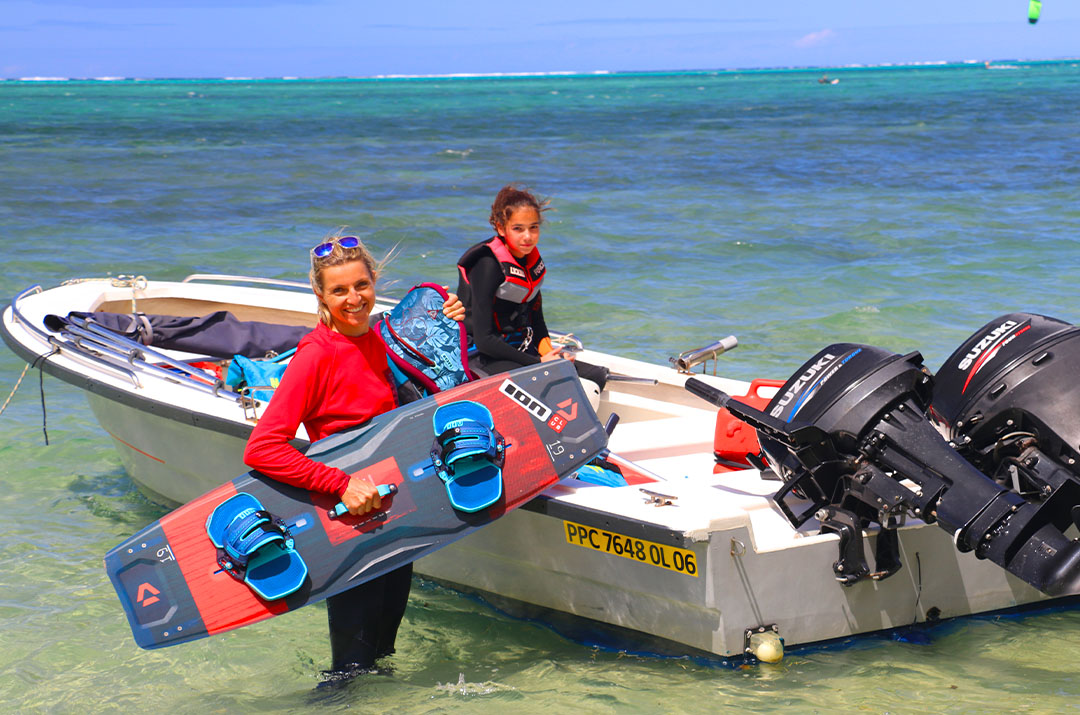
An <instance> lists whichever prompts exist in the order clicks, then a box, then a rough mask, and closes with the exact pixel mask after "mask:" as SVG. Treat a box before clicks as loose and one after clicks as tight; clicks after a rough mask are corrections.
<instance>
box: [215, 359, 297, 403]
mask: <svg viewBox="0 0 1080 715" xmlns="http://www.w3.org/2000/svg"><path fill="white" fill-rule="evenodd" d="M295 352H296V348H293V349H292V350H287V351H285V352H283V353H281V354H280V355H278V356H276V357H272V358H266V359H265V360H252V359H250V358H246V357H244V356H243V355H233V359H232V362H230V363H229V372H228V373H227V374H226V376H225V384H226V385H228V386H229V387H231V388H233V389H234V390H237V391H239V390H240V389H241V388H243V387H248V388H256V387H261V388H267V389H262V390H256V389H252V390H251V396H252V397H254V398H255V399H256V400H264V401H267V402H268V401H269V400H270V396H271V395H273V394H274V390H276V389H277V386H278V383H280V382H281V376H282V375H284V374H285V368H286V367H288V366H289V363H288V362H287V360H288V358H290V357H292V355H293V353H295Z"/></svg>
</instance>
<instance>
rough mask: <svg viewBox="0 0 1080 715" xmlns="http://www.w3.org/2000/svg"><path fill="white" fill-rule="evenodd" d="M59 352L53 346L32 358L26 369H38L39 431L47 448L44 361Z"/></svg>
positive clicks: (47, 431) (47, 432)
mask: <svg viewBox="0 0 1080 715" xmlns="http://www.w3.org/2000/svg"><path fill="white" fill-rule="evenodd" d="M58 352H60V348H58V347H56V346H55V345H53V349H52V350H50V351H49V352H47V353H42V354H40V355H38V356H37V357H36V358H34V362H32V363H30V364H29V366H28V367H34V366H35V365H37V369H38V389H39V390H41V431H42V432H44V433H45V446H46V447H48V446H49V426H48V424H47V422H46V412H45V370H44V366H45V361H46V360H48V359H49V358H51V357H52V356H53V355H56V354H57V353H58Z"/></svg>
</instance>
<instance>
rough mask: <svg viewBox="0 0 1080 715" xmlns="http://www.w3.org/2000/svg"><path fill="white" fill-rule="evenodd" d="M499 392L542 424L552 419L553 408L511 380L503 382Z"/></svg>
mask: <svg viewBox="0 0 1080 715" xmlns="http://www.w3.org/2000/svg"><path fill="white" fill-rule="evenodd" d="M499 392H501V393H503V394H504V395H506V396H507V397H509V398H510V399H512V400H513V401H514V402H516V403H518V404H519V405H521V406H522V407H524V408H525V409H526V410H528V411H529V414H531V415H532V416H533V417H535V418H536V419H538V420H540V421H541V422H546V421H547V419H548V417H551V412H552V410H551V408H550V407H548V406H547V405H545V404H544V403H543V402H541V401H540V400H538V399H536V398H535V397H533V396H532V395H530V394H529V393H528V392H526V391H525V390H523V389H522V388H521V387H519V386H518V385H516V384H514V383H513V382H511V381H510V380H503V384H502V385H500V386H499Z"/></svg>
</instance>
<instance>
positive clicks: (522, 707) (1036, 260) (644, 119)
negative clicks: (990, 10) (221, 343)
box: [0, 62, 1080, 713]
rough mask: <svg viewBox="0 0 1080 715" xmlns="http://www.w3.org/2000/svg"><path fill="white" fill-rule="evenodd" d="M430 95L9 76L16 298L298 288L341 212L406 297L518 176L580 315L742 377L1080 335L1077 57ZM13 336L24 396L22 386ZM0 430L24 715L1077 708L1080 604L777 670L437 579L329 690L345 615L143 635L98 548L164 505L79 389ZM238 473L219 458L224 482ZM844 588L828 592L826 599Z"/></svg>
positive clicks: (26, 399)
mask: <svg viewBox="0 0 1080 715" xmlns="http://www.w3.org/2000/svg"><path fill="white" fill-rule="evenodd" d="M819 76H820V72H800V71H787V72H743V73H708V72H702V73H682V74H670V75H612V76H588V77H550V78H549V77H534V78H525V79H483V78H478V79H455V80H450V79H427V80H412V81H365V80H324V81H254V82H252V81H194V80H192V81H162V82H156V81H140V82H3V83H0V256H2V257H3V260H4V270H3V271H2V272H0V295H3V296H12V295H14V294H15V293H16V292H18V291H19V290H21V289H23V288H25V287H27V286H29V285H32V284H35V283H41V284H43V285H46V286H49V285H54V284H56V283H58V282H60V281H62V280H64V279H67V278H72V277H84V276H101V275H105V274H107V273H112V274H118V273H137V274H145V275H147V276H150V277H153V278H181V277H183V276H185V275H187V274H190V273H194V272H220V273H241V274H248V275H260V276H269V277H282V278H293V279H302V277H303V274H304V271H305V261H306V255H307V249H308V248H309V247H310V246H311V245H313V244H314V243H316V242H317V241H318V239H319V238H321V237H322V236H323V235H324V234H325V233H327V232H328V231H330V230H333V229H335V228H337V227H338V226H341V225H347V226H348V227H349V229H350V230H351V231H353V232H356V233H358V234H360V235H362V236H364V237H365V240H367V241H368V243H369V244H370V245H371V246H372V247H373V248H375V249H376V251H377V252H379V253H383V254H385V253H387V252H389V251H390V250H391V249H392V248H393V247H395V246H396V247H397V257H396V258H395V260H394V261H393V262H392V263H391V264H390V266H389V268H388V270H387V272H386V274H385V276H386V278H388V279H393V280H396V281H397V288H398V289H399V290H402V289H404V288H406V287H408V286H409V285H411V284H412V283H414V282H416V281H418V280H421V279H437V280H440V281H443V282H451V281H453V280H454V272H453V270H452V268H453V263H454V260H455V259H456V257H457V255H458V254H460V252H461V251H462V250H463V248H464V247H465V246H467V245H468V244H470V243H472V242H474V241H477V240H479V239H481V238H485V237H486V236H487V235H488V231H489V229H488V228H487V224H486V216H487V207H488V206H489V205H490V202H491V199H492V197H493V196H494V194H495V192H496V190H497V189H498V188H499V186H500V185H501V184H503V183H505V182H507V181H510V180H517V181H521V182H524V183H526V184H528V185H530V186H532V187H534V188H535V189H537V190H538V191H539V192H540V193H542V194H544V195H546V196H549V197H551V199H552V207H553V208H552V211H551V212H549V213H548V214H547V223H546V224H545V227H544V234H543V240H542V250H543V253H544V257H545V259H546V261H547V263H548V265H549V268H550V272H549V278H548V283H547V284H546V286H545V287H546V290H545V294H546V298H547V300H546V301H545V303H546V311H547V314H548V322H549V323H550V324H552V325H555V326H558V327H562V328H567V329H572V330H574V332H575V333H576V334H578V335H579V336H581V337H582V338H583V339H584V340H585V341H586V343H587V344H589V345H590V346H594V347H597V348H600V349H603V350H607V351H611V352H616V353H621V354H626V355H631V356H634V357H638V358H643V359H647V360H650V361H654V362H663V361H666V359H667V357H668V356H671V355H674V354H676V353H678V352H680V351H682V350H685V349H688V348H691V347H696V346H698V345H700V344H704V343H706V342H710V341H711V340H713V339H715V338H718V337H722V336H724V335H727V334H729V333H733V334H735V335H737V336H738V337H739V339H740V343H741V345H740V347H739V348H738V350H736V351H735V352H733V353H731V354H729V355H728V356H725V357H724V358H723V359H722V364H721V367H722V370H723V372H724V374H727V375H730V376H733V377H740V378H746V379H749V378H753V377H781V378H782V377H787V376H788V375H789V374H790V373H791V372H792V371H794V369H795V368H796V367H798V366H799V365H800V364H801V363H802V361H803V360H805V359H806V358H807V357H809V356H810V355H812V354H813V353H814V352H816V351H817V350H818V349H819V348H821V347H823V346H824V345H826V344H828V343H830V342H836V341H854V342H866V343H872V344H876V345H881V346H883V347H887V348H890V349H892V350H895V351H897V352H907V351H910V350H915V349H918V350H921V351H922V352H923V354H924V355H925V356H926V360H927V364H928V365H929V366H930V367H931V368H932V369H936V368H937V367H938V365H940V363H941V361H942V360H943V359H944V358H945V357H946V356H947V355H948V354H949V353H950V352H952V350H953V349H954V348H955V347H956V346H957V345H959V344H960V342H962V341H963V340H964V339H965V338H966V337H967V336H968V335H969V334H971V333H972V332H974V331H975V330H976V329H977V328H979V327H980V326H981V325H983V324H984V323H985V322H987V321H989V320H990V319H992V318H994V317H995V316H997V315H1000V314H1002V313H1006V312H1010V311H1013V310H1028V311H1035V312H1042V313H1045V314H1048V315H1053V316H1055V317H1059V318H1063V319H1065V320H1069V321H1070V322H1078V321H1080V285H1078V281H1077V273H1078V271H1077V267H1078V265H1080V261H1078V259H1080V254H1078V251H1077V242H1076V241H1077V239H1076V237H1077V236H1078V235H1080V231H1078V229H1080V209H1078V208H1077V198H1078V196H1080V193H1078V188H1077V187H1078V184H1080V169H1078V167H1080V123H1077V122H1076V120H1075V108H1076V107H1077V106H1078V105H1080V67H1078V66H1077V65H1076V63H1069V62H1060V63H1040V64H1016V65H1013V66H1011V67H1003V68H986V67H984V66H982V65H971V66H952V67H923V68H889V69H863V70H838V71H833V70H830V76H833V77H838V78H840V80H841V81H840V83H839V84H836V85H822V84H819V83H818V82H817V79H818V77H819ZM22 367H23V365H22V363H21V362H20V361H19V360H18V359H17V358H16V357H15V356H14V355H13V354H11V353H10V352H7V351H3V352H0V398H2V397H6V395H7V393H8V391H9V390H10V389H11V387H12V386H14V384H15V381H16V380H17V378H18V377H19V374H20V372H21V370H22ZM44 391H45V399H46V404H47V417H48V433H49V438H50V443H51V444H50V446H45V445H44V439H43V434H42V411H41V404H40V396H39V392H38V375H37V373H36V372H32V373H30V374H28V375H27V377H26V379H25V380H24V382H23V385H22V387H21V388H20V390H19V392H18V393H17V394H16V396H15V398H14V399H13V400H12V402H11V404H10V406H9V407H8V408H7V411H6V412H5V413H4V414H3V416H2V417H0V427H2V428H3V430H4V432H3V434H4V437H3V439H2V440H0V516H2V517H3V524H4V526H3V527H2V529H0V534H2V536H0V705H2V706H3V707H4V709H5V710H22V711H34V710H42V711H55V712H83V711H130V710H134V709H136V708H138V709H161V708H170V709H172V710H174V711H177V712H204V711H225V710H228V711H236V712H247V711H258V712H291V711H298V710H304V709H308V708H310V709H315V710H320V711H321V710H327V711H336V710H339V709H346V708H351V709H353V710H359V711H361V712H376V711H386V710H390V709H394V710H397V711H400V712H445V711H453V710H464V709H469V710H470V711H472V710H475V711H481V712H489V711H490V712H494V711H496V710H505V709H507V708H510V709H514V710H519V711H540V710H548V711H553V712H716V711H723V710H726V709H735V708H740V709H746V710H752V711H772V710H788V711H792V712H806V711H826V710H830V711H839V712H864V711H865V712H935V713H937V712H965V713H967V712H998V711H1000V710H1003V709H1010V710H1014V711H1020V712H1060V711H1063V710H1069V709H1076V708H1077V705H1076V702H1077V700H1076V698H1077V696H1078V695H1080V677H1078V676H1077V675H1076V668H1075V663H1076V662H1077V661H1078V660H1080V612H1078V611H1075V610H1064V611H1061V610H1059V611H1051V612H1048V613H1041V614H1036V615H1027V616H1024V617H1004V618H1002V617H987V618H978V619H966V620H961V621H957V622H953V623H949V624H944V625H941V626H937V627H935V628H933V629H930V630H929V631H925V632H920V633H919V634H918V635H919V637H918V638H909V639H907V640H906V641H900V640H894V639H891V638H889V637H868V638H860V639H854V640H852V641H848V642H846V643H843V644H837V645H833V646H829V647H826V648H813V649H804V650H796V651H794V652H792V653H789V655H788V657H787V658H786V659H785V660H784V661H783V663H781V664H780V665H777V666H757V667H752V668H747V669H741V668H731V667H724V666H717V665H715V664H705V663H700V662H697V661H692V660H685V659H665V658H657V657H651V656H648V655H641V654H627V653H619V652H611V651H606V650H603V649H598V648H595V647H593V646H592V645H590V644H581V643H578V642H574V641H571V640H568V639H566V638H564V637H562V636H561V635H559V634H558V633H556V632H554V631H552V630H551V629H549V628H547V627H545V626H544V624H539V623H532V622H525V621H520V620H514V619H511V618H509V617H507V616H505V615H503V614H501V613H499V612H497V611H495V610H493V609H491V608H489V607H487V606H485V605H484V604H482V603H478V602H476V601H474V600H471V599H469V598H465V597H463V596H460V595H459V594H456V593H454V592H452V591H448V590H445V589H442V588H439V587H436V586H434V585H431V584H427V583H423V582H420V581H417V583H416V585H415V586H414V590H413V595H412V597H411V601H410V608H409V611H408V612H407V614H406V617H405V622H404V624H403V626H402V632H401V635H400V637H399V643H398V645H399V653H398V655H396V656H395V657H394V658H393V659H392V662H393V665H394V668H395V674H394V675H393V676H373V677H370V678H365V679H362V680H361V681H359V682H356V683H353V684H352V685H350V686H348V687H346V688H343V689H340V690H337V691H333V692H329V693H326V692H320V693H318V694H312V689H313V687H314V686H315V684H316V682H317V679H318V673H319V670H320V669H321V668H322V667H325V664H326V661H327V650H328V649H327V644H326V637H325V628H326V625H325V616H324V614H323V612H322V609H321V607H312V608H309V609H307V610H303V611H299V612H297V613H295V614H291V615H289V616H285V617H282V618H279V619H275V620H273V621H271V622H267V623H263V624H258V625H256V626H252V627H250V628H247V629H243V630H241V631H238V632H234V633H230V634H228V635H226V636H223V637H217V638H212V639H207V640H204V641H200V642H196V643H192V644H187V645H184V646H180V647H177V648H171V649H166V650H163V651H152V652H151V651H141V650H139V649H138V648H137V647H136V646H135V645H134V643H133V641H132V640H131V637H130V634H129V631H128V627H127V624H126V622H125V621H124V619H123V616H122V614H121V612H120V609H119V607H118V606H117V603H116V601H115V596H114V594H113V591H112V588H111V586H110V585H109V583H108V581H107V579H106V577H105V575H104V572H103V570H102V568H101V562H100V559H101V556H102V555H103V554H104V552H105V551H106V550H107V549H108V548H110V547H111V546H113V545H114V544H116V543H117V542H119V541H120V540H121V539H122V538H124V537H125V536H127V535H129V534H130V533H132V532H133V531H135V530H137V529H138V528H140V527H142V526H143V525H145V524H146V523H148V522H150V521H152V520H154V519H156V518H157V517H159V516H160V515H161V514H162V513H163V512H162V510H161V509H160V508H159V507H157V506H155V505H153V504H150V503H149V502H147V501H146V500H145V499H143V498H142V497H141V496H140V495H139V493H138V492H137V490H136V489H135V488H134V486H133V485H132V483H131V481H130V479H129V478H128V477H127V476H126V475H125V474H124V472H123V470H122V469H121V467H120V463H119V460H118V459H117V457H116V455H115V454H114V453H113V451H112V448H111V446H110V443H109V441H108V440H107V437H106V436H105V435H104V433H103V432H102V431H101V430H100V429H99V428H98V427H97V426H96V423H95V422H94V420H93V417H92V415H91V414H90V412H89V409H88V408H87V406H86V403H85V401H84V399H83V397H82V395H81V393H80V392H79V391H78V390H76V389H74V388H71V387H68V386H66V385H64V384H62V383H60V382H58V381H57V380H54V379H52V378H48V377H46V378H45V380H44ZM227 476H232V475H222V477H223V479H224V478H225V477H227ZM796 597H806V598H812V597H813V596H812V595H811V594H806V595H801V596H796Z"/></svg>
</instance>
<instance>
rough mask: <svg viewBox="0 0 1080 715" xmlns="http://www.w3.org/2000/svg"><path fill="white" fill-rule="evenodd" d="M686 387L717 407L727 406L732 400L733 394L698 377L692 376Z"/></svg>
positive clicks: (688, 390)
mask: <svg viewBox="0 0 1080 715" xmlns="http://www.w3.org/2000/svg"><path fill="white" fill-rule="evenodd" d="M684 387H685V388H686V390H687V392H690V393H693V394H695V395H697V396H698V397H700V398H701V399H703V400H705V401H706V402H711V403H712V404H714V405H716V406H717V407H727V404H728V403H729V402H731V395H729V394H728V393H726V392H724V391H723V390H721V389H719V388H716V387H713V386H712V385H710V384H709V383H707V382H703V381H701V380H699V379H697V378H696V377H691V378H690V379H689V380H687V381H686V384H685V385H684Z"/></svg>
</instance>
